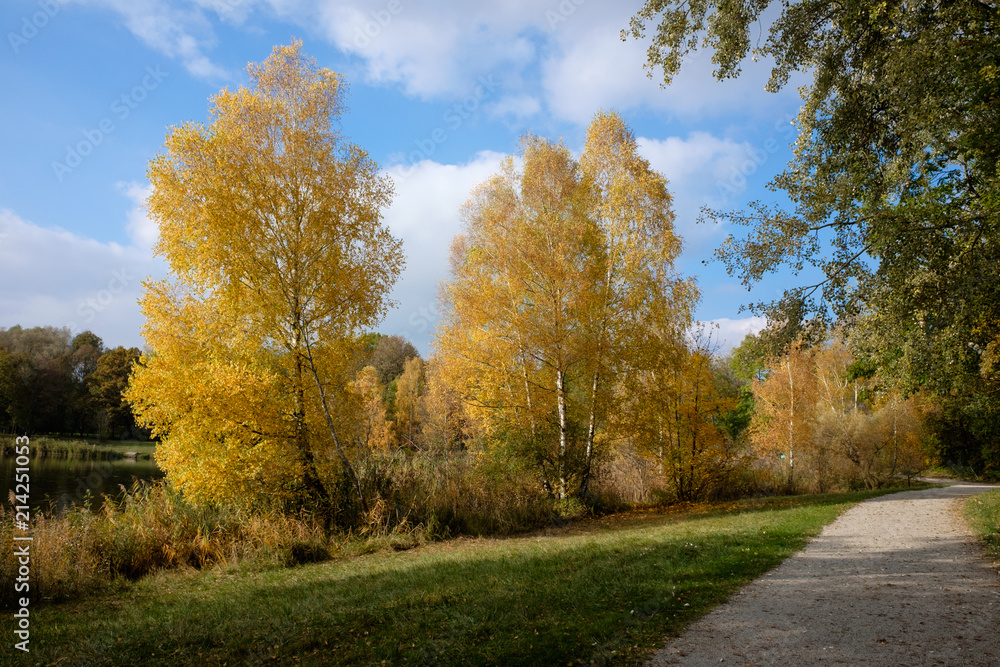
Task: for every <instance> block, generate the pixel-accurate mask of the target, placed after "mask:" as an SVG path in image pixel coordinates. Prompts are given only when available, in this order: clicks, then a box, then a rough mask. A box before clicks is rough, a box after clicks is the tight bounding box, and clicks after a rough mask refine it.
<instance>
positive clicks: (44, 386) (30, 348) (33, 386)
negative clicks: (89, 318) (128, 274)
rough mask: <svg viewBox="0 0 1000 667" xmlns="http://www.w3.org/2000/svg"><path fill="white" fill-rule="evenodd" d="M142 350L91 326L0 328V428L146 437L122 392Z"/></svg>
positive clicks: (26, 432)
mask: <svg viewBox="0 0 1000 667" xmlns="http://www.w3.org/2000/svg"><path fill="white" fill-rule="evenodd" d="M140 354H141V353H140V351H139V350H138V349H137V348H134V347H133V348H125V347H121V346H119V347H115V348H112V349H106V348H105V347H104V342H103V341H102V340H101V338H100V337H99V336H97V335H96V334H94V333H93V332H91V331H84V332H83V333H80V334H77V335H76V336H73V335H72V333H71V332H70V330H69V329H66V328H56V327H51V326H47V327H33V328H29V329H25V328H22V327H20V326H14V327H11V328H9V329H0V432H2V433H16V434H19V435H36V434H63V435H97V436H98V437H100V438H118V437H142V435H143V434H142V433H141V432H140V431H139V430H137V428H136V424H135V419H134V417H133V415H132V409H131V406H130V405H129V404H128V402H127V401H125V400H124V398H123V397H122V394H123V392H124V390H125V387H126V386H127V385H128V381H129V377H130V375H131V372H132V366H133V364H134V363H135V362H137V361H138V360H139V357H140Z"/></svg>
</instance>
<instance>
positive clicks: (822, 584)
mask: <svg viewBox="0 0 1000 667" xmlns="http://www.w3.org/2000/svg"><path fill="white" fill-rule="evenodd" d="M995 488H997V487H993V486H987V485H983V484H969V483H960V484H955V485H953V486H949V487H946V488H936V489H926V490H922V491H904V492H901V493H894V494H890V495H886V496H881V497H879V498H873V499H871V500H867V501H865V502H863V503H860V504H858V505H856V506H855V507H852V508H851V509H849V510H848V511H846V512H844V514H842V515H841V516H840V517H839V518H838V519H837V520H836V521H834V522H833V523H831V524H830V525H828V526H827V527H826V528H825V529H824V530H823V532H822V533H821V534H820V535H819V536H817V537H816V538H815V539H814V540H812V541H811V542H809V544H808V545H807V546H806V547H805V549H803V550H802V551H799V552H798V553H796V554H794V555H793V556H791V557H790V558H788V559H786V560H785V561H784V562H783V563H782V564H781V565H779V566H778V567H777V568H775V569H774V570H771V571H770V572H769V573H767V574H766V575H764V576H763V577H761V578H760V579H757V580H756V581H754V582H752V583H750V584H749V585H747V586H746V587H745V588H743V589H742V590H741V591H740V592H739V593H737V594H736V595H734V596H733V597H732V598H731V599H730V600H729V602H727V603H725V604H723V605H721V606H719V607H717V608H716V609H715V610H714V611H712V612H711V613H710V614H708V615H707V616H705V617H703V618H702V619H700V620H698V621H696V622H695V623H693V624H692V625H690V626H688V628H687V630H686V631H685V632H684V634H683V635H681V636H680V637H677V638H675V639H673V640H671V641H670V642H669V643H668V644H667V645H666V647H665V648H663V649H662V650H660V651H659V652H657V653H656V654H655V655H654V656H653V658H652V659H651V660H650V662H649V663H648V665H650V666H658V665H720V664H721V665H740V666H743V665H767V666H770V665H795V666H800V665H803V666H807V665H823V666H827V665H850V666H852V667H855V666H858V665H870V666H872V667H876V666H877V667H882V666H883V665H884V666H886V667H888V666H890V665H891V666H893V667H895V666H897V665H960V666H969V667H973V666H979V665H984V666H986V665H1000V577H998V572H997V569H996V567H995V566H992V565H991V564H990V563H989V562H988V561H987V560H986V558H985V557H984V556H983V554H982V551H981V550H980V548H979V545H978V544H977V543H976V541H975V538H974V537H973V536H972V533H971V531H970V530H969V528H968V526H967V525H966V523H965V521H964V520H963V519H962V517H961V516H960V514H959V513H960V511H961V503H962V501H963V500H964V499H965V498H966V497H968V496H969V495H972V494H975V493H980V492H982V491H988V490H990V489H995Z"/></svg>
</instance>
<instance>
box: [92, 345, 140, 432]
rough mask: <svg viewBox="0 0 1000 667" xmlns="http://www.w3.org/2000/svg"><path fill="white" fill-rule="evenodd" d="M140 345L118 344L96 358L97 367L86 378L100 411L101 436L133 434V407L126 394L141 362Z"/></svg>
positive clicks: (93, 401)
mask: <svg viewBox="0 0 1000 667" xmlns="http://www.w3.org/2000/svg"><path fill="white" fill-rule="evenodd" d="M140 356H141V352H140V351H139V349H138V348H135V347H132V348H125V347H121V346H119V347H116V348H114V349H112V350H108V351H107V352H106V353H104V354H103V355H101V357H100V358H99V359H98V360H97V367H96V368H95V369H94V372H93V373H92V374H90V376H89V377H88V378H87V390H88V393H89V394H90V396H91V398H92V404H93V405H94V407H95V408H96V409H97V410H98V411H99V414H98V419H99V421H98V425H99V426H100V427H101V428H100V429H99V432H100V435H101V437H107V436H111V437H112V438H114V437H117V436H118V435H119V434H121V433H130V432H131V430H132V428H133V427H134V426H135V417H134V416H133V415H132V407H131V406H130V405H129V403H128V401H126V400H125V398H124V396H123V394H124V393H125V390H126V389H127V388H128V382H129V378H130V377H131V376H132V369H133V367H134V366H135V364H137V363H138V362H139V358H140Z"/></svg>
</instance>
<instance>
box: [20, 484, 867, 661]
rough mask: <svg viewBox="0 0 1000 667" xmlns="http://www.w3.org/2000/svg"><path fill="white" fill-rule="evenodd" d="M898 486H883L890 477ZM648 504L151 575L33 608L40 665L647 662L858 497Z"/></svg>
mask: <svg viewBox="0 0 1000 667" xmlns="http://www.w3.org/2000/svg"><path fill="white" fill-rule="evenodd" d="M883 493H884V492H883ZM874 495H879V492H858V493H849V494H829V495H823V496H801V497H791V498H773V499H767V500H756V501H745V502H741V503H731V504H728V505H725V506H723V505H709V506H700V507H698V508H694V509H688V510H685V511H681V512H677V511H675V512H672V513H648V514H632V515H625V516H615V517H608V518H604V519H601V520H594V521H588V522H583V523H582V524H575V525H573V526H570V527H567V528H561V529H555V530H550V531H547V532H546V533H543V534H535V535H530V536H524V537H517V538H509V539H458V540H451V541H447V542H441V543H435V544H429V545H425V546H422V547H420V548H417V549H412V550H408V551H401V552H391V551H390V552H385V551H383V552H379V553H374V554H369V555H364V556H354V557H349V558H341V559H339V560H335V561H332V562H326V563H320V564H313V565H306V566H301V567H297V568H293V569H280V570H277V569H276V570H266V571H256V572H255V571H252V570H248V569H241V568H238V567H230V568H218V569H215V570H211V571H207V572H180V573H178V572H173V573H163V574H158V575H154V576H152V577H148V578H146V579H144V580H142V581H140V582H138V583H137V584H135V585H134V586H132V587H131V588H129V589H128V590H127V591H126V592H125V593H119V594H118V595H117V596H115V597H112V596H108V597H105V598H96V599H95V598H91V599H87V600H83V601H79V602H76V603H69V604H61V605H50V606H44V607H41V608H39V609H37V610H35V611H33V612H32V618H33V623H32V657H33V659H34V660H35V661H36V662H37V663H38V664H49V663H52V662H55V661H57V660H59V659H60V658H62V659H64V660H65V661H66V664H93V665H123V664H163V665H186V664H190V665H219V664H230V665H234V664H251V665H262V664H312V665H322V664H383V663H384V664H428V663H433V664H439V665H469V664H471V665H476V664H484V665H485V664H495V665H512V664H546V665H549V664H552V665H555V664H578V661H582V663H583V664H595V663H596V664H612V663H613V664H638V663H640V662H641V661H642V660H643V659H644V658H646V657H648V655H649V654H650V653H651V652H652V651H653V650H655V649H656V648H658V647H660V646H661V645H662V643H663V641H664V639H665V638H666V636H668V635H671V634H676V633H678V632H680V630H681V629H682V628H683V627H684V626H685V625H687V624H688V623H690V622H691V621H692V620H694V619H695V618H697V617H699V616H701V615H702V614H704V613H706V612H707V611H708V610H709V609H710V608H711V607H712V606H714V605H715V604H717V603H719V602H721V601H723V600H725V599H726V598H728V597H729V596H730V595H731V594H732V593H734V592H735V591H736V590H737V589H739V588H740V587H741V586H743V585H744V584H746V583H747V582H749V581H750V580H752V579H754V578H756V577H758V576H760V575H761V574H763V573H764V572H766V571H767V570H770V569H771V568H773V567H775V566H776V565H777V564H778V563H780V562H781V561H782V560H783V559H784V558H786V557H787V556H789V555H790V554H792V553H793V552H795V551H796V550H798V549H800V548H802V546H803V545H804V544H805V543H806V541H807V540H808V539H809V538H810V537H812V536H813V535H815V534H817V533H818V532H819V531H820V529H821V528H822V527H823V526H824V525H826V524H827V523H829V522H830V521H832V520H833V519H834V518H836V517H837V516H838V515H839V514H840V513H841V512H843V511H844V510H845V509H847V508H848V507H850V506H851V505H853V504H854V503H856V502H858V501H860V500H863V499H865V498H869V497H872V496H874Z"/></svg>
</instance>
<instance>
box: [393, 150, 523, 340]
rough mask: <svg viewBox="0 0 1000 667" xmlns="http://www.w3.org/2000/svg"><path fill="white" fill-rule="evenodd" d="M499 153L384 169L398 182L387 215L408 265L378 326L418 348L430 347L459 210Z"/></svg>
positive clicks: (497, 160)
mask: <svg viewBox="0 0 1000 667" xmlns="http://www.w3.org/2000/svg"><path fill="white" fill-rule="evenodd" d="M503 157H504V156H503V155H501V154H499V153H493V152H489V151H484V152H482V153H479V154H478V155H476V156H475V158H473V159H472V160H471V161H469V162H468V163H466V164H461V165H451V164H440V163H437V162H432V161H430V160H424V161H422V162H419V163H417V164H415V165H412V166H410V167H407V168H401V167H396V168H393V169H390V170H389V171H388V173H389V174H390V175H392V176H393V178H394V180H395V182H396V197H395V199H394V201H393V203H392V206H391V207H390V208H389V210H388V211H387V212H386V216H385V220H386V223H387V224H388V226H389V228H390V229H391V230H392V232H393V234H394V235H395V236H397V237H399V238H401V239H402V240H403V251H404V252H405V253H406V268H405V269H404V271H403V274H402V275H401V276H400V278H399V281H398V282H397V283H396V287H395V289H394V290H393V292H392V298H393V299H394V300H395V301H397V302H398V303H399V305H398V306H397V307H396V308H395V309H393V310H392V311H391V312H390V313H389V315H388V316H387V317H386V319H385V321H384V322H383V323H382V325H381V326H380V327H379V331H381V332H383V333H388V334H398V335H401V336H404V337H406V338H407V339H409V340H410V341H412V342H413V343H414V344H415V345H416V346H417V347H418V348H419V349H420V350H421V352H423V353H429V352H430V338H431V333H432V331H433V329H434V327H435V326H437V321H438V310H439V309H438V304H437V294H438V283H439V281H441V280H443V279H445V278H446V277H447V275H448V256H449V252H450V248H451V240H452V238H453V237H454V236H455V234H456V233H457V232H458V231H459V230H460V228H461V221H460V217H459V209H460V208H461V206H462V204H463V203H464V202H465V201H466V200H467V199H468V197H469V194H470V192H471V191H472V188H473V187H475V186H476V185H477V184H479V183H481V182H483V181H485V180H486V179H487V178H489V177H490V176H491V175H492V174H494V173H496V172H497V170H498V169H499V167H500V161H501V160H502V159H503Z"/></svg>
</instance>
